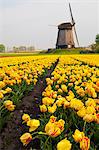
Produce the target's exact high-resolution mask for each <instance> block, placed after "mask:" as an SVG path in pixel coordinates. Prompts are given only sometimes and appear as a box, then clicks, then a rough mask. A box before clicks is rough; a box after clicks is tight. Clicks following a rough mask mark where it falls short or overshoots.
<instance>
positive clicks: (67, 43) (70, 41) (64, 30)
mask: <svg viewBox="0 0 99 150" xmlns="http://www.w3.org/2000/svg"><path fill="white" fill-rule="evenodd" d="M69 11H70V16H71V22H66V23H62V24H60V25H58V36H57V42H56V48H73V47H75V42H74V37H73V31H74V33H75V37H76V41H77V45H78V46H79V41H78V37H77V33H76V28H75V21H74V18H73V15H72V9H71V5H70V3H69Z"/></svg>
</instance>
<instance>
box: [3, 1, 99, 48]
mask: <svg viewBox="0 0 99 150" xmlns="http://www.w3.org/2000/svg"><path fill="white" fill-rule="evenodd" d="M68 2H70V3H71V6H72V11H73V16H74V20H75V22H76V30H77V34H78V38H79V42H80V45H81V46H87V45H89V44H91V43H93V42H94V40H95V36H96V34H97V33H99V1H98V0H0V20H1V21H0V43H4V44H5V45H6V46H7V47H12V46H14V45H16V46H20V45H27V46H28V45H34V46H35V47H36V48H37V49H47V48H48V47H55V43H56V38H57V30H58V29H57V27H55V26H50V25H56V26H57V25H59V24H60V23H63V22H66V21H70V14H69V9H68Z"/></svg>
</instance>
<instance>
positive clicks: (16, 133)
mask: <svg viewBox="0 0 99 150" xmlns="http://www.w3.org/2000/svg"><path fill="white" fill-rule="evenodd" d="M58 61H59V60H57V62H56V63H55V64H54V67H53V68H51V69H49V70H48V73H47V75H46V76H44V77H43V78H39V80H38V82H37V84H36V85H35V87H34V90H33V91H32V92H30V93H29V94H28V96H25V97H24V98H23V99H22V103H21V104H20V106H19V107H18V108H16V110H15V111H14V112H13V115H12V118H11V119H10V120H9V121H8V122H7V125H6V127H5V128H4V130H3V131H2V133H1V135H0V150H30V147H32V150H33V149H34V150H40V147H39V146H40V143H39V140H38V139H35V140H34V141H33V142H31V143H30V144H29V145H28V146H27V147H23V145H22V143H21V142H20V140H19V138H20V136H21V135H22V134H23V133H24V132H28V129H26V126H25V125H24V124H23V125H22V119H21V118H22V115H23V113H28V114H29V115H30V116H31V118H38V117H39V115H40V110H39V104H41V98H42V92H43V91H44V89H45V87H46V80H45V79H46V77H50V76H51V73H52V72H53V70H54V68H55V67H56V65H57V63H58ZM24 126H25V127H24Z"/></svg>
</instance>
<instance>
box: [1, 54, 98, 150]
mask: <svg viewBox="0 0 99 150" xmlns="http://www.w3.org/2000/svg"><path fill="white" fill-rule="evenodd" d="M0 134H1V135H0V149H1V150H98V149H99V55H37V56H20V57H18V56H17V57H7V58H5V57H3V58H0Z"/></svg>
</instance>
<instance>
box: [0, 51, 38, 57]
mask: <svg viewBox="0 0 99 150" xmlns="http://www.w3.org/2000/svg"><path fill="white" fill-rule="evenodd" d="M34 55H38V52H37V53H0V57H15V56H34Z"/></svg>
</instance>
